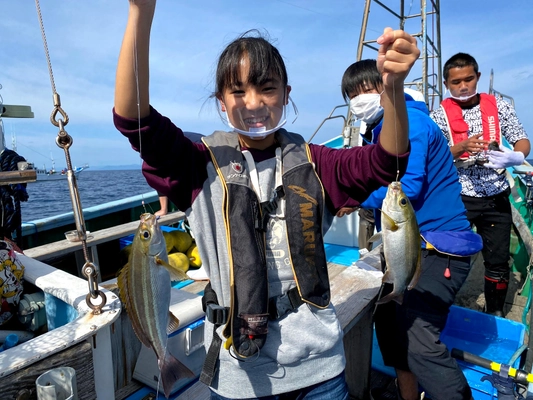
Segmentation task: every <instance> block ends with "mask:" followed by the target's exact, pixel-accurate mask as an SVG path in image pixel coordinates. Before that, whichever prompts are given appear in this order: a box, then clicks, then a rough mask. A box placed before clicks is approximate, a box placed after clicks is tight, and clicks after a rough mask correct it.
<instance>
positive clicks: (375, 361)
mask: <svg viewBox="0 0 533 400" xmlns="http://www.w3.org/2000/svg"><path fill="white" fill-rule="evenodd" d="M525 333H526V327H525V325H524V324H521V323H518V322H515V321H511V320H508V319H505V318H499V317H495V316H492V315H488V314H484V313H481V312H479V311H474V310H470V309H467V308H464V307H458V306H452V307H451V308H450V314H449V316H448V322H447V324H446V328H445V329H444V331H443V332H442V335H441V340H442V342H443V343H445V344H446V346H447V347H448V349H449V350H450V351H451V349H453V348H456V349H460V350H463V351H466V352H469V353H472V354H475V355H477V356H480V357H483V358H486V359H489V360H491V361H494V362H497V363H499V364H509V363H510V362H511V360H513V362H512V367H514V368H518V367H519V363H520V357H518V355H519V354H518V353H519V352H521V351H522V345H523V344H524V337H525ZM457 362H458V364H459V366H460V368H461V370H462V371H463V373H464V374H465V377H466V379H467V380H468V383H469V385H470V387H471V388H472V395H473V397H474V400H496V399H497V398H498V394H497V392H496V390H495V389H494V388H493V387H492V385H491V383H490V382H488V381H485V382H481V378H482V377H483V376H486V375H491V374H492V371H490V370H488V369H486V368H482V367H478V366H476V365H473V364H470V363H467V362H463V361H457ZM372 368H374V369H375V370H377V371H380V372H382V373H384V374H387V375H390V376H395V372H394V369H393V368H391V367H387V366H385V365H384V363H383V358H382V356H381V352H380V350H379V346H378V343H377V340H376V335H375V332H374V340H373V344H372Z"/></svg>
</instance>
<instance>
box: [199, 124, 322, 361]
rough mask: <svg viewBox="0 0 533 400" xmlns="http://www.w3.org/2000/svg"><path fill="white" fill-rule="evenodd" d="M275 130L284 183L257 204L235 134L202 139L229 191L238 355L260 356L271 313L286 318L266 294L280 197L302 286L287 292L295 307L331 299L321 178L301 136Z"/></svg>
mask: <svg viewBox="0 0 533 400" xmlns="http://www.w3.org/2000/svg"><path fill="white" fill-rule="evenodd" d="M275 135H276V140H277V142H278V143H279V145H280V147H281V154H282V158H281V159H282V160H283V161H282V168H281V170H282V172H281V173H282V185H281V187H277V188H276V190H275V192H276V194H277V198H276V196H274V197H273V198H271V200H270V201H267V202H264V203H260V200H259V199H258V196H257V195H256V193H255V192H254V190H253V187H252V185H251V179H250V175H249V171H247V170H246V169H245V168H244V158H243V154H242V152H241V148H240V145H239V141H238V135H236V134H235V133H228V132H215V133H214V134H213V135H211V136H207V137H205V138H203V139H202V140H203V142H204V143H205V145H206V146H207V148H208V149H209V151H210V153H211V158H212V160H213V164H214V166H215V168H216V170H217V173H218V176H219V178H220V180H221V181H222V186H223V189H224V200H223V206H222V213H223V216H224V224H225V230H226V239H227V242H228V255H229V261H230V274H229V276H230V280H231V281H230V285H231V307H230V309H229V315H228V319H227V322H226V323H225V327H224V336H225V337H226V338H227V339H228V340H227V343H228V344H230V345H231V346H232V347H233V350H234V351H235V354H236V355H237V356H239V357H243V358H247V357H250V356H252V355H254V354H256V353H257V351H258V350H259V349H260V348H261V347H262V346H263V345H264V343H265V340H266V336H267V332H268V329H267V325H268V320H269V318H270V319H276V318H281V316H282V315H280V314H279V313H278V311H276V310H273V309H272V308H273V307H275V304H276V301H272V299H269V297H268V273H267V272H268V271H267V262H266V246H265V226H266V221H267V218H268V214H269V213H270V212H272V211H273V210H275V209H276V208H277V201H278V200H279V198H283V199H284V200H285V204H286V208H285V219H286V226H287V242H288V247H289V253H290V261H291V266H292V270H293V273H294V279H295V281H296V285H297V287H296V288H294V289H297V290H294V289H291V290H290V291H289V292H291V293H290V297H292V298H293V299H296V300H297V301H296V304H297V306H299V305H301V304H302V303H304V302H305V303H309V304H311V305H314V306H316V307H319V308H326V307H327V306H328V305H329V302H330V287H329V278H328V271H327V261H326V254H325V250H324V241H323V235H322V220H323V216H324V207H325V206H324V204H325V201H324V190H323V187H322V183H321V182H320V180H319V178H318V176H317V174H316V172H315V169H314V167H313V164H312V162H311V154H310V151H309V147H308V145H307V144H306V142H305V141H304V139H303V138H302V137H301V136H299V135H297V134H294V133H289V132H287V131H285V130H284V129H280V130H279V131H278V132H276V133H275ZM292 303H294V301H291V304H292ZM293 306H294V304H293ZM294 308H296V307H294ZM289 311H292V310H289ZM221 325H222V324H221ZM215 335H216V333H215Z"/></svg>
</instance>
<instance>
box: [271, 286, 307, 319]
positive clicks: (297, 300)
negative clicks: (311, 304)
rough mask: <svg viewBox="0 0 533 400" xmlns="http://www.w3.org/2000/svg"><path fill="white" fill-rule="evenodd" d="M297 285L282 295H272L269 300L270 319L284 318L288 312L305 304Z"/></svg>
mask: <svg viewBox="0 0 533 400" xmlns="http://www.w3.org/2000/svg"><path fill="white" fill-rule="evenodd" d="M303 303H304V302H303V300H302V298H301V297H300V293H299V292H298V288H297V287H293V288H292V289H290V290H288V291H287V293H284V294H282V295H281V296H276V297H271V298H270V299H269V300H268V312H269V314H270V317H269V318H270V320H272V321H275V320H277V319H280V318H283V317H284V316H285V315H286V314H288V313H290V312H292V311H294V310H296V309H297V308H298V307H300V306H301V305H302V304H303Z"/></svg>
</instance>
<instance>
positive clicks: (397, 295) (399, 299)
mask: <svg viewBox="0 0 533 400" xmlns="http://www.w3.org/2000/svg"><path fill="white" fill-rule="evenodd" d="M391 300H394V301H395V302H396V303H398V304H400V305H401V304H402V303H403V293H396V292H392V293H389V294H388V295H386V296H385V297H383V298H382V299H379V300H378V301H376V304H385V303H388V302H389V301H391Z"/></svg>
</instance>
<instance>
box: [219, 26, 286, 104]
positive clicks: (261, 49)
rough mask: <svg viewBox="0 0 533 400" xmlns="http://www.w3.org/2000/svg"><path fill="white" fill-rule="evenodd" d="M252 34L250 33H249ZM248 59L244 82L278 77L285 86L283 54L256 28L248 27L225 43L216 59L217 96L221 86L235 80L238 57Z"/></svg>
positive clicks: (252, 82)
mask: <svg viewBox="0 0 533 400" xmlns="http://www.w3.org/2000/svg"><path fill="white" fill-rule="evenodd" d="M252 35H254V36H252ZM243 58H247V59H248V60H249V65H250V71H249V74H248V82H249V83H251V84H252V85H256V86H260V85H262V84H263V83H264V82H266V81H267V80H268V79H272V78H277V79H280V81H281V83H282V84H283V85H284V86H287V83H288V77H287V69H286V68H285V63H284V62H283V58H282V57H281V54H280V53H279V51H278V49H276V48H275V47H274V46H273V45H272V44H271V43H270V42H269V41H268V40H267V39H266V38H265V37H263V36H261V34H260V32H259V31H257V30H255V29H254V30H250V31H247V32H245V33H243V34H242V35H241V36H240V37H238V38H237V39H235V40H234V41H233V42H231V43H230V44H228V46H227V47H226V48H225V49H224V51H223V52H222V54H221V55H220V57H219V59H218V65H217V72H216V78H215V79H216V83H215V85H216V86H215V93H214V95H215V96H221V95H222V92H223V91H224V89H225V88H227V87H231V86H233V85H234V84H236V83H237V82H239V71H240V67H241V60H242V59H243Z"/></svg>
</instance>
